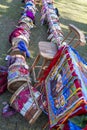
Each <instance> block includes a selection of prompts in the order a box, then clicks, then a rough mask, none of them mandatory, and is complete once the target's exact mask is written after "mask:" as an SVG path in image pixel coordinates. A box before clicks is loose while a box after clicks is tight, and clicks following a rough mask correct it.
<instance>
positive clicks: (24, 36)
mask: <svg viewBox="0 0 87 130" xmlns="http://www.w3.org/2000/svg"><path fill="white" fill-rule="evenodd" d="M29 36H30V34H29V33H28V32H27V31H24V32H23V33H22V34H21V35H20V36H17V37H13V38H12V46H17V45H18V43H19V42H20V41H24V42H25V44H26V46H27V47H29V41H30V39H29Z"/></svg>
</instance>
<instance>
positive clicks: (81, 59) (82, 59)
mask: <svg viewBox="0 0 87 130" xmlns="http://www.w3.org/2000/svg"><path fill="white" fill-rule="evenodd" d="M70 48H71V50H72V51H73V52H74V53H75V54H76V55H77V56H78V59H79V60H80V61H82V63H83V64H85V65H87V62H86V61H85V59H84V58H82V57H81V56H80V54H79V53H78V52H77V51H76V50H75V49H74V48H72V47H71V46H70Z"/></svg>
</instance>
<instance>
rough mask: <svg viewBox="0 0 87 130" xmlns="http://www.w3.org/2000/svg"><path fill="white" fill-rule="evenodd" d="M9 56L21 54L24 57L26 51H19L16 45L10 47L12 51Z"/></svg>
mask: <svg viewBox="0 0 87 130" xmlns="http://www.w3.org/2000/svg"><path fill="white" fill-rule="evenodd" d="M10 55H11V56H15V55H21V56H23V57H24V58H26V53H25V52H23V51H20V50H19V49H18V48H17V47H15V48H12V51H11V52H10Z"/></svg>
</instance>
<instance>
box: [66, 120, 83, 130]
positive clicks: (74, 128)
mask: <svg viewBox="0 0 87 130" xmlns="http://www.w3.org/2000/svg"><path fill="white" fill-rule="evenodd" d="M68 125H69V128H70V130H82V129H81V128H80V127H79V126H77V125H75V124H74V123H72V122H71V121H68Z"/></svg>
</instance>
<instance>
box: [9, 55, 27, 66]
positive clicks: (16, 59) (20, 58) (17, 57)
mask: <svg viewBox="0 0 87 130" xmlns="http://www.w3.org/2000/svg"><path fill="white" fill-rule="evenodd" d="M13 63H26V61H25V58H24V56H22V55H14V56H9V57H8V67H9V66H10V65H12V64H13Z"/></svg>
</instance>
